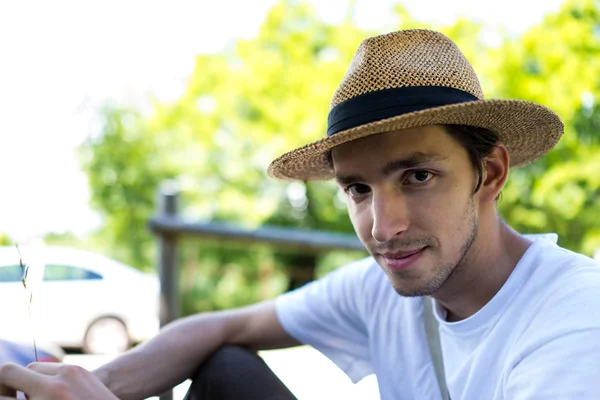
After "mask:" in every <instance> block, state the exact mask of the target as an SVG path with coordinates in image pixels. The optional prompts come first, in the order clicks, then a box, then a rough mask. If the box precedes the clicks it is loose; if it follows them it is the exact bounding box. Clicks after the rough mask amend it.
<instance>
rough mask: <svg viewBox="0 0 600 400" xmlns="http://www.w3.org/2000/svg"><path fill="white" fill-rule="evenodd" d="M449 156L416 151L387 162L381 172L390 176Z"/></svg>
mask: <svg viewBox="0 0 600 400" xmlns="http://www.w3.org/2000/svg"><path fill="white" fill-rule="evenodd" d="M447 158H448V157H445V156H442V155H440V154H426V153H421V152H416V153H413V154H411V155H410V156H408V157H406V158H400V159H398V160H394V161H391V162H389V163H387V164H386V165H385V167H383V168H382V170H381V173H382V174H383V176H389V175H391V174H392V173H394V172H396V171H400V170H403V169H409V168H415V167H418V166H421V165H423V164H428V163H432V162H433V163H435V162H441V161H444V160H445V159H447Z"/></svg>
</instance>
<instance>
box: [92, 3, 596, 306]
mask: <svg viewBox="0 0 600 400" xmlns="http://www.w3.org/2000/svg"><path fill="white" fill-rule="evenodd" d="M599 12H600V11H599V8H598V4H597V3H596V2H595V1H592V0H570V1H567V2H566V3H565V4H564V5H563V7H562V8H561V9H560V11H558V12H557V13H555V14H552V15H548V16H547V17H546V18H545V19H544V21H543V22H542V23H540V24H539V25H537V26H534V27H532V28H531V29H529V30H528V31H527V32H526V33H524V34H523V35H521V36H518V37H511V36H509V35H504V36H502V37H500V38H499V43H498V44H497V45H491V44H490V43H489V37H487V36H486V34H485V33H486V32H485V29H484V27H483V26H482V25H480V24H476V23H473V22H470V21H466V20H459V21H457V22H456V23H455V24H454V25H453V26H449V27H439V26H436V27H433V28H435V29H439V30H442V31H443V32H445V33H446V34H447V35H449V36H450V37H451V38H453V39H454V40H455V41H456V42H457V43H458V44H459V46H460V47H461V49H462V50H463V51H464V52H465V54H466V55H467V57H468V58H469V59H470V60H471V62H472V63H473V65H474V67H475V70H476V71H477V72H478V74H479V75H480V77H481V80H482V86H483V89H484V92H485V93H486V95H487V97H488V98H492V97H494V98H519V99H524V100H531V101H535V102H538V103H542V104H545V105H548V106H549V107H551V108H552V109H553V110H555V111H556V112H557V113H559V115H561V117H562V118H563V119H564V121H565V124H566V134H565V137H564V138H563V140H562V141H561V143H560V144H559V146H558V148H557V150H556V151H554V152H552V153H551V154H549V155H548V156H547V157H545V158H544V159H542V160H540V161H538V162H536V163H534V164H532V165H530V166H527V167H525V168H521V169H518V170H514V171H513V172H512V175H511V179H510V180H509V184H508V185H507V186H506V188H505V190H504V192H503V199H502V201H501V203H500V210H501V213H502V215H503V217H504V218H505V219H506V220H507V221H508V223H509V224H511V225H512V226H514V227H515V228H516V229H518V230H520V231H522V232H532V233H533V232H548V231H554V232H557V233H559V235H560V240H561V244H563V245H564V246H566V247H569V248H571V249H574V250H577V251H582V252H585V253H588V254H589V253H591V252H592V251H593V250H594V249H595V248H596V247H598V246H600V215H598V214H597V213H596V210H595V205H596V204H597V197H598V193H599V191H600V173H599V172H600V147H599V146H600V144H599V140H598V135H599V134H598V127H599V126H600V109H599V107H598V106H597V105H596V104H595V102H594V100H595V98H596V97H597V96H598V94H600V85H599V83H600V82H599V77H600V74H599V72H600V59H599V58H598V57H597V54H599V53H598V51H599V50H600V25H599V23H600V15H599ZM396 15H397V17H398V18H397V19H398V28H401V29H406V28H413V27H428V26H426V25H425V24H423V23H421V22H419V21H415V20H414V19H412V18H411V17H410V15H409V14H408V13H407V12H406V11H405V10H404V9H403V8H402V7H401V6H398V7H396ZM377 33H380V32H367V31H363V30H361V29H359V28H358V27H356V26H355V25H354V24H353V23H352V22H351V21H350V20H347V21H344V22H342V23H340V24H337V25H329V24H326V23H324V22H322V21H321V20H320V19H319V18H318V16H317V15H316V13H315V12H314V11H313V10H312V9H311V8H310V7H309V6H308V5H306V4H303V3H301V2H296V1H287V2H286V1H281V2H280V3H278V4H277V5H276V6H274V7H273V9H272V10H271V11H270V12H269V14H268V16H267V18H266V20H265V22H264V23H263V25H262V26H261V29H260V32H259V33H258V35H257V36H256V37H255V38H253V39H248V40H239V41H237V42H235V43H234V44H233V45H232V46H230V47H229V48H228V49H227V50H226V51H224V52H222V53H219V54H208V55H200V56H198V57H197V59H196V64H195V69H194V72H193V73H192V75H191V77H190V78H189V81H188V82H187V85H186V90H185V93H184V94H183V95H182V96H181V97H180V98H179V99H178V100H177V101H175V102H172V103H167V104H165V103H161V102H158V101H154V109H153V112H152V113H144V114H143V113H142V112H141V111H140V110H136V109H131V108H122V107H116V106H106V107H105V108H104V109H103V110H101V112H100V117H101V119H102V126H103V128H102V132H101V134H99V135H95V136H93V137H90V139H89V140H88V141H87V142H86V143H85V144H84V145H83V147H82V149H81V154H82V163H83V166H84V168H85V171H86V172H87V174H88V177H89V179H90V184H91V188H92V204H93V206H94V207H95V208H96V209H97V210H99V211H101V212H102V213H103V215H104V220H105V225H104V228H103V233H102V238H103V239H104V240H105V242H104V245H105V247H106V248H107V249H110V250H109V251H108V252H109V253H110V254H113V255H118V256H119V258H121V259H123V260H124V261H127V262H129V263H130V264H132V265H134V266H136V267H138V268H141V269H149V268H152V267H154V265H153V260H155V251H156V245H155V240H154V238H153V237H152V236H151V235H150V233H149V231H148V230H147V222H148V220H149V218H150V217H151V216H152V214H153V212H154V204H155V194H156V191H157V189H158V187H159V185H160V183H161V182H162V181H163V180H165V179H176V180H177V181H178V182H179V183H180V185H181V187H182V189H183V196H184V197H183V215H184V216H186V217H188V218H193V219H199V220H203V221H233V222H235V223H238V224H241V225H244V226H249V227H252V226H259V225H261V224H266V223H268V224H273V225H279V226H282V225H283V226H294V227H304V228H314V229H323V230H332V231H341V232H352V226H351V224H350V221H349V219H348V217H347V213H346V210H345V204H344V201H343V199H342V198H341V197H340V196H339V195H338V190H337V188H336V187H335V185H334V184H333V183H331V182H311V183H307V184H305V183H301V182H294V183H281V182H276V181H274V180H271V179H268V178H267V177H266V173H265V172H266V169H267V166H268V164H269V162H270V161H271V160H272V159H273V158H274V157H276V156H278V155H280V154H281V153H282V152H284V151H285V150H288V149H290V148H293V147H295V146H299V145H302V144H305V143H307V142H309V141H312V140H315V139H318V138H321V137H323V133H324V132H325V128H326V118H327V111H328V109H329V101H330V99H331V96H332V94H333V92H334V90H335V89H336V87H337V85H338V83H339V82H340V80H341V78H342V77H343V75H344V74H345V72H346V69H347V67H348V65H349V62H350V60H351V58H352V56H353V54H354V51H355V50H356V48H357V46H358V45H359V43H360V41H361V40H362V39H364V38H365V37H368V36H371V35H374V34H377ZM181 254H182V255H181V265H182V268H181V274H182V279H181V282H182V289H183V292H184V299H183V311H184V313H190V312H194V311H198V310H209V309H214V308H228V307H234V306H239V305H241V304H247V303H251V302H254V301H257V300H260V299H264V298H268V297H272V296H274V295H275V294H277V293H280V292H281V291H282V290H284V289H285V288H286V268H287V267H289V265H291V264H293V263H294V262H296V261H297V258H298V255H294V254H289V253H288V254H286V253H281V251H280V250H278V249H273V248H269V247H268V246H254V247H248V246H245V247H240V246H236V245H233V244H226V243H218V242H208V243H198V242H197V241H191V240H185V241H184V243H183V246H182V251H181ZM360 255H361V254H357V253H343V252H339V253H332V254H327V255H320V256H318V257H317V262H318V271H319V273H320V274H323V273H326V272H327V271H329V270H331V269H333V268H335V267H336V266H339V265H341V264H342V263H344V262H347V261H349V260H351V259H353V258H354V259H355V258H356V257H359V256H360Z"/></svg>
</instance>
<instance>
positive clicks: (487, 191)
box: [479, 143, 510, 202]
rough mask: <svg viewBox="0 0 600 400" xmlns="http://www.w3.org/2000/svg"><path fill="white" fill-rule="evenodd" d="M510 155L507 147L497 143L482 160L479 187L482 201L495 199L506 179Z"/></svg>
mask: <svg viewBox="0 0 600 400" xmlns="http://www.w3.org/2000/svg"><path fill="white" fill-rule="evenodd" d="M509 168H510V156H509V154H508V149H507V148H506V146H504V145H503V144H502V143H498V144H497V145H496V146H495V147H494V150H493V151H492V152H491V153H490V155H488V156H487V157H486V158H484V160H483V170H482V172H483V183H482V185H481V188H480V189H479V192H480V193H479V198H480V199H481V200H482V201H484V202H489V201H495V200H496V198H497V197H498V195H499V194H500V192H501V191H502V188H503V187H504V185H505V184H506V179H508V170H509Z"/></svg>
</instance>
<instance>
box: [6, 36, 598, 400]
mask: <svg viewBox="0 0 600 400" xmlns="http://www.w3.org/2000/svg"><path fill="white" fill-rule="evenodd" d="M328 122H329V127H328V132H327V134H328V137H327V138H326V139H323V140H320V141H318V142H315V143H312V144H309V145H307V146H304V147H302V148H300V149H297V150H294V151H292V152H290V153H287V154H285V155H283V156H282V157H280V158H278V159H277V160H275V161H274V162H273V163H272V164H271V166H270V168H269V173H270V175H271V176H273V177H276V178H280V179H300V180H310V179H331V178H335V179H336V181H337V182H338V184H339V185H340V187H341V188H342V189H343V190H344V191H345V193H346V194H347V197H348V212H349V215H350V218H351V220H352V222H353V224H354V227H355V230H356V232H357V234H358V236H359V237H360V239H361V240H362V242H363V243H364V245H365V247H366V248H367V249H368V250H369V252H370V253H371V255H372V257H369V258H367V259H364V260H360V261H357V262H355V263H352V264H350V265H347V266H344V267H342V268H340V269H338V270H337V271H335V272H333V273H331V274H330V275H328V276H327V277H325V278H323V279H321V280H319V281H316V282H313V283H311V284H309V285H307V286H305V287H303V288H301V289H299V290H296V291H294V292H291V293H287V294H284V295H282V296H280V297H279V298H278V299H276V300H274V301H268V302H264V303H261V304H258V305H255V306H251V307H247V308H243V309H239V310H231V311H226V312H218V313H210V314H204V315H199V316H193V317H189V318H186V319H183V320H180V321H178V322H175V323H173V324H171V325H170V326H168V327H166V328H165V329H164V330H163V331H162V332H161V333H160V334H159V335H158V336H157V337H156V338H155V339H153V340H151V341H150V342H148V343H146V344H144V345H142V346H140V347H139V348H137V349H134V350H132V351H130V352H129V353H127V354H125V355H124V356H122V357H121V358H119V359H117V360H116V361H114V362H112V363H110V364H108V365H106V366H104V367H102V368H100V369H99V370H97V371H95V372H94V374H93V375H92V374H90V373H88V372H87V371H83V370H81V369H78V368H70V367H65V366H60V365H55V366H48V365H40V364H34V365H33V366H31V367H30V369H29V370H22V369H19V368H17V367H15V366H8V367H4V368H0V387H1V385H3V386H4V388H3V390H4V391H5V392H6V393H7V394H9V395H10V391H11V390H13V389H21V390H24V391H25V392H26V393H28V394H29V395H30V398H31V399H50V398H63V397H52V396H51V393H52V390H55V391H56V393H70V394H72V395H73V397H68V398H86V399H92V398H93V399H114V398H115V397H114V396H116V397H117V398H120V399H139V398H144V397H146V396H149V395H151V394H156V393H160V392H161V391H162V390H165V389H167V388H169V387H172V386H173V385H175V384H177V383H178V382H181V381H182V380H184V379H185V378H188V377H191V376H194V374H195V373H196V372H197V368H198V366H200V365H201V364H202V365H203V366H202V367H201V368H200V369H199V370H198V373H197V375H196V376H197V379H196V380H195V382H194V385H193V386H192V389H191V393H190V398H192V399H195V398H261V399H264V398H273V399H275V398H279V399H287V398H292V396H291V394H290V393H289V392H288V391H287V389H286V388H285V387H284V386H283V385H282V384H281V383H280V382H279V381H277V379H276V378H275V377H274V376H273V375H272V374H271V373H270V371H268V368H266V366H265V365H264V364H261V363H260V360H258V358H257V357H256V356H255V355H253V354H250V353H249V352H247V351H245V350H242V349H240V348H235V347H225V350H221V351H217V350H218V349H221V348H223V347H224V346H226V345H238V346H243V347H246V348H251V349H266V348H278V347H286V346H293V345H296V344H299V343H306V344H310V345H313V346H314V347H316V348H317V349H319V350H320V351H322V352H323V353H324V354H325V355H327V356H328V357H329V358H331V359H332V360H333V361H334V362H335V363H336V364H337V365H338V366H339V367H340V368H342V369H343V370H344V371H345V372H346V373H347V374H348V375H349V376H350V378H351V379H352V380H354V381H357V380H359V379H361V378H362V377H364V376H365V375H367V374H370V373H375V374H376V375H377V377H378V382H379V386H380V393H381V397H382V398H383V399H441V398H442V397H441V394H440V389H439V386H438V381H437V378H436V371H435V368H434V366H433V363H432V358H431V355H430V352H429V348H428V341H427V337H426V336H427V335H426V329H425V328H424V325H423V317H424V312H425V311H424V297H423V296H431V297H432V298H433V299H435V302H434V304H435V308H434V312H435V317H436V318H437V320H438V322H439V336H440V338H441V347H442V354H443V362H444V364H445V374H444V377H445V380H446V381H447V385H448V391H449V395H450V397H451V398H452V399H496V400H499V399H511V400H513V399H592V398H600V268H599V267H598V265H597V264H596V263H595V262H594V261H592V260H591V259H589V258H587V257H584V256H581V255H578V254H575V253H572V252H570V251H568V250H565V249H562V248H560V247H559V246H557V245H556V243H555V242H556V239H557V238H556V236H555V235H540V236H531V237H526V236H523V235H520V234H518V233H517V232H515V231H514V230H512V229H511V228H510V227H508V226H507V225H506V224H505V223H504V222H503V221H502V220H501V218H500V217H499V216H498V213H497V207H496V200H497V198H498V196H499V195H500V192H501V190H502V187H503V186H504V184H505V182H506V180H507V177H508V171H509V168H510V167H518V166H521V165H524V164H527V163H529V162H532V161H534V160H535V159H537V158H539V157H541V156H542V155H544V154H545V153H546V152H547V151H549V150H550V149H551V148H552V147H553V146H554V145H555V144H556V142H557V141H558V140H559V138H560V136H561V134H562V129H563V127H562V123H561V121H560V119H559V118H558V117H557V116H556V115H555V114H554V113H553V112H552V111H550V110H548V109H546V108H544V107H542V106H539V105H536V104H532V103H529V102H524V101H517V100H487V101H486V100H483V94H482V93H481V89H480V87H479V82H478V79H477V77H476V75H475V73H474V71H473V70H472V68H471V66H470V65H469V63H468V62H467V60H466V59H465V58H464V56H463V55H462V54H461V53H460V51H459V50H458V48H457V47H456V46H455V44H454V43H452V42H451V41H450V40H449V39H448V38H446V37H445V36H443V35H441V34H439V33H437V32H432V31H425V30H410V31H400V32H394V33H391V34H387V35H383V36H378V37H374V38H370V39H367V40H365V41H364V42H363V43H362V44H361V46H360V48H359V49H358V51H357V53H356V56H355V58H354V60H353V62H352V64H351V66H350V69H349V71H348V73H347V75H346V76H345V78H344V80H343V82H342V83H341V85H340V87H339V88H338V90H337V92H336V93H335V95H334V98H333V102H332V109H331V111H330V114H329V121H328ZM215 352H216V353H215ZM213 354H214V355H213ZM211 355H213V356H212V357H211ZM209 357H210V359H209ZM206 360H209V361H208V362H205V361H206ZM86 385H87V386H88V387H89V388H91V389H89V388H88V389H86ZM104 385H105V386H106V387H107V388H108V389H110V391H111V392H112V393H114V395H113V394H111V393H110V392H109V391H108V389H106V387H104ZM444 394H445V393H444ZM64 398H67V397H64Z"/></svg>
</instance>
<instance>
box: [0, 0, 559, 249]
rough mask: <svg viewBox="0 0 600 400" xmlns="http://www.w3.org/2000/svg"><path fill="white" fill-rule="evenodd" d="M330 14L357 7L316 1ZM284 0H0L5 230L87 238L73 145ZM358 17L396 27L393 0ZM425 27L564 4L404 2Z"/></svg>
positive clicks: (0, 167) (92, 218)
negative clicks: (102, 113)
mask: <svg viewBox="0 0 600 400" xmlns="http://www.w3.org/2000/svg"><path fill="white" fill-rule="evenodd" d="M312 2H314V3H315V4H318V6H317V8H318V10H319V12H320V13H321V15H322V16H323V18H325V19H326V20H329V21H335V20H339V19H341V18H343V17H344V16H345V14H346V5H347V4H348V0H322V1H318V0H312ZM274 3H275V0H252V1H247V0H219V1H197V0H196V1H185V0H172V1H169V2H164V1H153V0H129V1H128V0H121V1H115V0H107V1H102V2H98V1H89V0H77V1H75V0H73V1H67V0H55V1H51V2H48V1H45V0H39V1H26V0H24V1H5V2H0V59H1V60H2V61H1V62H0V187H1V188H2V192H3V193H4V195H3V196H2V200H1V202H0V232H4V233H8V234H9V235H10V236H11V237H13V238H14V239H17V240H27V239H31V238H34V237H36V236H38V235H42V234H44V233H45V232H50V231H55V232H63V231H69V230H70V231H74V232H76V233H83V232H85V231H87V230H89V229H91V228H93V227H95V226H97V225H98V224H99V223H100V221H99V218H98V216H97V215H96V214H95V213H94V212H92V211H91V210H90V207H89V205H88V199H89V189H88V186H87V181H86V177H85V175H84V174H83V173H82V172H81V170H80V168H79V162H78V159H77V154H76V148H77V146H78V145H79V143H81V142H82V141H83V140H84V139H85V138H86V136H87V134H88V132H89V128H90V126H91V125H92V124H93V116H94V110H95V109H96V108H97V107H98V106H99V105H100V104H102V103H103V102H104V101H105V100H106V99H113V100H114V101H119V102H126V103H132V102H134V103H139V102H140V101H141V100H142V99H143V98H144V96H145V94H146V93H153V94H154V95H156V96H158V97H159V98H161V99H165V100H167V99H171V100H172V99H175V98H176V97H177V95H178V94H179V93H181V90H182V87H183V84H184V82H185V78H186V76H187V74H188V73H189V72H190V71H191V69H192V67H193V62H194V55H195V54H198V53H202V52H214V51H218V50H219V49H221V48H222V47H223V46H224V45H225V44H226V43H227V42H228V41H230V40H232V39H233V38H236V37H251V36H252V35H253V34H254V33H255V32H256V31H257V29H258V26H259V25H260V23H261V22H262V20H263V19H264V17H265V13H266V11H267V10H268V8H269V7H270V6H271V5H272V4H274ZM355 3H356V9H355V19H356V22H357V23H358V24H360V25H361V26H365V27H370V28H381V29H385V28H387V27H389V23H390V11H389V9H390V4H393V3H394V1H392V0H356V1H355ZM403 3H404V4H405V6H406V7H407V8H408V10H409V11H410V12H411V14H412V15H413V16H414V17H416V18H417V19H421V20H426V21H432V22H441V23H451V22H452V21H453V20H454V19H455V18H456V17H457V16H466V17H469V18H476V19H479V20H482V21H483V22H485V23H486V25H488V26H489V27H490V30H491V31H494V30H495V29H497V28H499V27H504V28H506V29H508V30H510V31H513V32H520V31H523V30H524V29H526V28H527V27H528V26H530V25H532V24H534V23H537V22H539V21H540V20H541V19H542V18H543V16H544V15H545V14H546V13H547V12H549V11H554V10H556V9H558V7H559V6H560V4H561V3H562V1H561V0H528V1H523V0H504V1H502V2H498V1H491V0H452V1H448V0H404V2H403ZM515 10H518V12H516V11H515Z"/></svg>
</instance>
